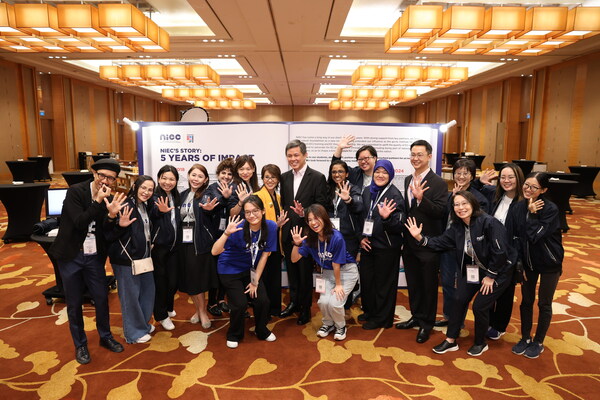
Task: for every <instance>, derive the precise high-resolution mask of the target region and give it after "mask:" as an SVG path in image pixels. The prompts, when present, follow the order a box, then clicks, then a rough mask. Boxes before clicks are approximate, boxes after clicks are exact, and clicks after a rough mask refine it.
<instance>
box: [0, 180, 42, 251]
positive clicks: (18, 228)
mask: <svg viewBox="0 0 600 400" xmlns="http://www.w3.org/2000/svg"><path fill="white" fill-rule="evenodd" d="M49 187H50V184H49V183H24V184H22V185H12V184H10V185H0V201H2V204H4V208H6V213H7V214H8V227H7V228H6V233H5V234H4V237H3V238H2V239H3V240H4V241H5V242H15V241H23V242H26V241H29V239H30V236H31V234H32V233H33V225H34V224H35V223H37V222H40V214H41V212H42V205H43V204H44V201H45V199H46V193H47V192H48V188H49Z"/></svg>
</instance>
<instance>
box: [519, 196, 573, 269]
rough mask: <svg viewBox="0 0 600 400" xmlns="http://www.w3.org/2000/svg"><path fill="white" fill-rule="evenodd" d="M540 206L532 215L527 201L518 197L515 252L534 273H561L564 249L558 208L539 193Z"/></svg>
mask: <svg viewBox="0 0 600 400" xmlns="http://www.w3.org/2000/svg"><path fill="white" fill-rule="evenodd" d="M539 199H541V200H543V201H544V207H543V208H542V209H541V210H539V211H538V212H537V213H535V214H531V213H530V212H529V210H528V208H527V205H528V201H527V200H522V201H520V202H519V203H518V204H517V205H516V206H515V217H516V225H517V232H520V234H519V242H520V249H519V250H520V251H519V255H520V257H521V260H522V261H523V265H524V267H525V268H529V270H531V271H535V272H538V273H546V272H557V271H560V272H562V262H563V259H564V256H565V250H564V248H563V245H562V234H561V232H560V219H559V215H558V207H556V204H554V203H552V202H551V201H550V200H548V199H546V198H544V197H543V196H540V197H539Z"/></svg>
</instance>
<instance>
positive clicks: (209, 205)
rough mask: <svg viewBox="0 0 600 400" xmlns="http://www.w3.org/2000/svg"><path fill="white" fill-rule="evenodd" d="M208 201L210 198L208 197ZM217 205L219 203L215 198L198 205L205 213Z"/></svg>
mask: <svg viewBox="0 0 600 400" xmlns="http://www.w3.org/2000/svg"><path fill="white" fill-rule="evenodd" d="M208 198H209V199H210V197H208ZM217 204H219V201H218V199H217V198H216V197H214V198H213V199H212V200H210V201H207V202H206V203H202V202H200V203H199V205H200V207H202V209H203V210H205V211H211V210H212V209H214V208H215V207H216V206H217Z"/></svg>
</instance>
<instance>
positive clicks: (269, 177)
mask: <svg viewBox="0 0 600 400" xmlns="http://www.w3.org/2000/svg"><path fill="white" fill-rule="evenodd" d="M263 181H270V182H274V181H277V177H275V176H265V177H264V178H263Z"/></svg>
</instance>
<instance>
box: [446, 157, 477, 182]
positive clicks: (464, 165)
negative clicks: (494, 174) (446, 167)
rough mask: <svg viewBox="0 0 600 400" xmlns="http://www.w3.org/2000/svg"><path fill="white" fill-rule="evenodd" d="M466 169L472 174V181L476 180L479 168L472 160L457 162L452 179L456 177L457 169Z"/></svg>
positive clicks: (453, 168) (465, 159)
mask: <svg viewBox="0 0 600 400" xmlns="http://www.w3.org/2000/svg"><path fill="white" fill-rule="evenodd" d="M460 168H466V169H467V170H468V171H469V172H470V173H471V180H473V179H475V176H476V175H477V166H476V165H475V161H473V160H471V159H470V158H459V159H458V160H456V162H455V163H454V165H453V166H452V177H454V173H455V172H456V170H457V169H460Z"/></svg>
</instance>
